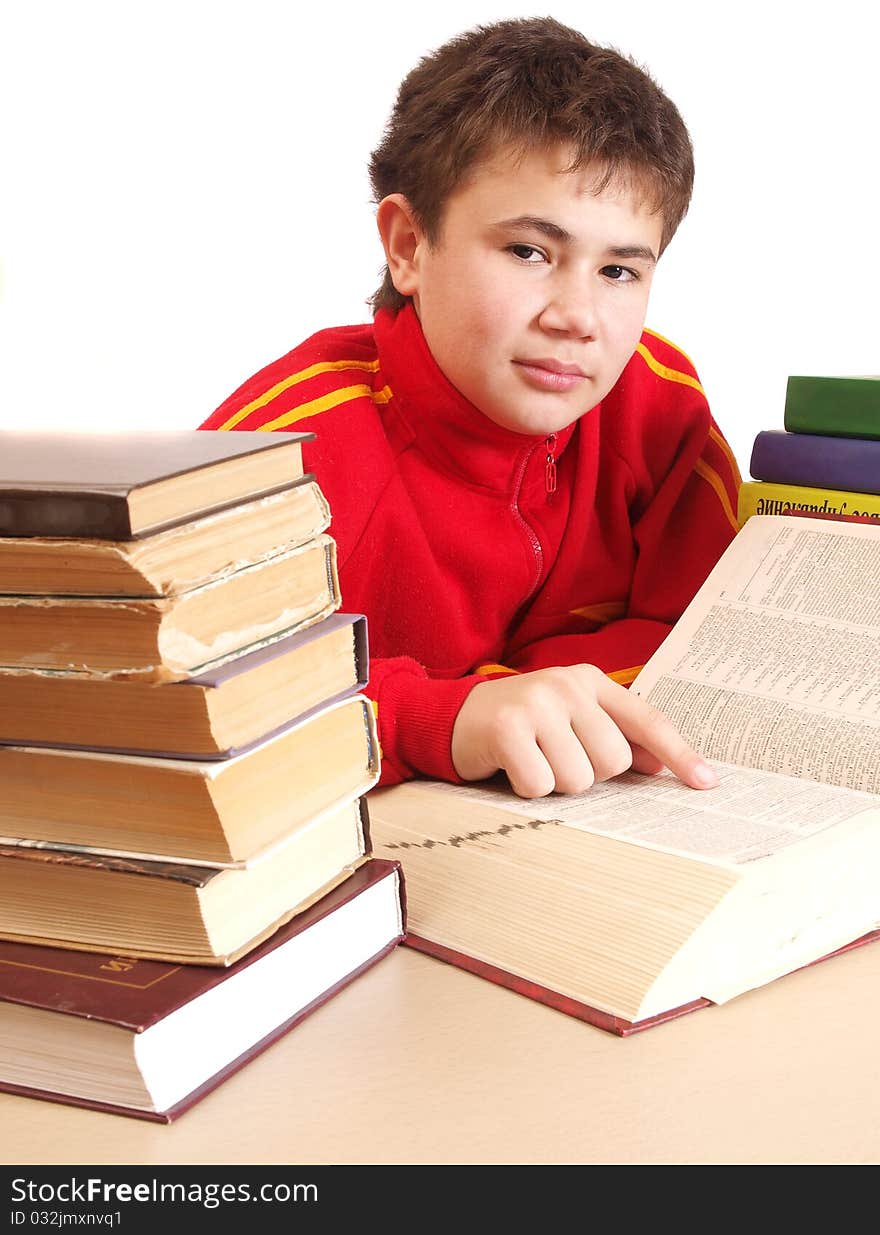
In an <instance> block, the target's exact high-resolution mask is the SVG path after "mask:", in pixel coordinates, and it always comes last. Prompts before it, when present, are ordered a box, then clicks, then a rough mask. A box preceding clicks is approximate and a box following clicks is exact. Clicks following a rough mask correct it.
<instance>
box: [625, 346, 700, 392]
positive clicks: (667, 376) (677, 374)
mask: <svg viewBox="0 0 880 1235" xmlns="http://www.w3.org/2000/svg"><path fill="white" fill-rule="evenodd" d="M636 351H637V352H638V354H639V355H640V356H641V358H642V360H644V362H645V364H646V365H647V366H648V368H649V369H650V370H651V371H652V372H653V373H656V374H657V376H658V377H662V378H663V379H664V381H667V382H680V383H681V384H682V386H692V387H693V388H694V390H699V392H700V394H701V395H703V397H704V398H705V395H706V392H705V391H704V390H703V387H702V386H701V385H700V383H699V382H698V381H697V379H696V378H695V377H692V376H691V375H690V373H682V372H681V371H680V370H679V369H670V368H669V366H668V365H665V364H661V363H660V361H659V360H658V359H657V358H656V356H653V355H652V354H651V353H650V352H649V351H648V349H647V348H646V347H645V345H644V343H639V344H637V346H636ZM682 355H684V352H682Z"/></svg>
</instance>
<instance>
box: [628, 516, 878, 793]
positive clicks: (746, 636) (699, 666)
mask: <svg viewBox="0 0 880 1235" xmlns="http://www.w3.org/2000/svg"><path fill="white" fill-rule="evenodd" d="M878 653H880V526H872V525H866V524H857V523H852V524H850V523H841V522H836V521H834V520H822V519H803V518H799V517H797V516H795V515H792V516H789V515H781V516H778V515H774V516H760V515H757V516H753V517H752V518H751V519H749V520H748V521H747V522H746V523H745V524H744V526H743V528H742V529H741V531H740V532H739V533H738V535H737V536H736V537H735V539H734V540H733V542H732V543H731V545H730V546H729V548H728V549H727V551H726V552H725V553H724V555H723V557H722V558H721V560H720V562H719V563H718V565H717V566H716V567H715V569H714V570H713V571H712V573H711V574H710V575H709V578H708V579H707V580H706V582H705V583H704V584H703V586H702V588H701V589H700V591H699V592H698V593H697V595H696V596H695V597H694V599H693V601H692V602H691V604H690V605H689V606H688V608H687V610H686V611H685V613H684V614H683V616H682V617H681V619H680V620H679V622H678V623H677V624H676V626H675V628H674V629H673V631H672V632H671V634H670V635H669V636H668V637H667V639H666V640H665V641H664V642H663V644H662V645H661V647H660V648H659V649H658V650H657V652H656V653H655V654H654V656H652V658H651V659H650V661H649V662H648V664H647V665H646V666H645V668H644V669H643V670H642V672H641V673H640V674H639V676H638V677H637V678H636V680H635V682H634V683H633V685H632V687H631V689H632V690H633V691H634V692H635V693H636V694H639V695H642V696H644V697H645V698H647V699H648V700H649V702H651V703H652V704H654V705H655V706H656V707H658V708H659V709H660V710H661V711H662V712H664V713H665V714H666V715H667V716H668V717H669V718H670V720H672V722H673V723H674V724H675V725H676V727H677V728H678V729H679V730H680V732H681V733H682V735H683V736H684V737H685V738H686V740H687V741H688V742H690V743H691V744H692V745H693V746H695V747H696V748H697V749H698V750H699V751H700V752H701V753H702V754H703V755H705V756H706V758H708V759H710V760H713V761H721V762H723V763H732V764H738V765H740V766H742V767H748V768H762V769H765V770H767V771H772V772H782V773H785V774H787V775H790V776H797V777H802V778H804V779H806V780H813V781H822V782H824V783H826V784H829V785H844V786H847V787H848V788H851V789H860V790H865V791H868V792H871V793H878V792H880V654H878Z"/></svg>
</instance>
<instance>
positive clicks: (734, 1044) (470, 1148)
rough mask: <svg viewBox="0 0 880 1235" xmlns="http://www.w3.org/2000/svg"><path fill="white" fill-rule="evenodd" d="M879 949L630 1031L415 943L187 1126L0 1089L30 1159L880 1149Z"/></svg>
mask: <svg viewBox="0 0 880 1235" xmlns="http://www.w3.org/2000/svg"><path fill="white" fill-rule="evenodd" d="M878 992H880V946H876V945H872V946H869V947H865V948H860V949H857V950H856V951H854V952H851V953H848V954H846V955H844V956H838V957H834V958H833V959H832V960H829V961H826V962H823V963H822V964H820V965H816V966H813V967H811V968H810V969H806V970H802V971H801V972H799V973H795V974H790V975H788V976H787V977H785V978H782V979H779V980H778V981H776V982H774V983H771V984H770V985H769V986H766V987H763V988H761V989H760V990H756V991H751V992H749V993H748V994H745V995H741V996H739V998H737V999H734V1000H732V1001H731V1002H730V1003H728V1004H725V1005H724V1006H722V1007H713V1008H706V1009H703V1010H701V1011H699V1012H695V1013H692V1014H691V1015H688V1016H685V1017H682V1018H681V1019H679V1020H676V1021H672V1022H670V1023H668V1024H666V1025H660V1026H657V1027H655V1028H653V1029H649V1030H647V1031H644V1032H642V1033H640V1034H635V1035H634V1036H632V1037H630V1038H618V1037H615V1036H613V1035H611V1034H608V1033H605V1032H603V1031H601V1030H598V1029H595V1028H593V1027H592V1026H589V1025H584V1024H582V1023H581V1022H579V1021H576V1020H574V1019H572V1018H571V1017H568V1016H564V1015H563V1014H562V1013H559V1012H554V1011H552V1010H551V1009H549V1008H545V1007H543V1006H542V1005H540V1004H537V1003H535V1002H533V1001H532V1000H530V999H526V998H525V997H524V996H522V995H517V994H514V993H513V992H511V991H507V990H504V989H502V988H500V987H496V986H494V985H492V983H490V982H487V981H485V980H484V979H482V978H478V977H475V976H474V975H472V974H468V973H465V972H463V971H461V970H458V969H455V968H453V967H452V966H450V965H446V964H444V963H442V962H441V961H438V960H434V959H433V958H430V957H427V956H423V955H421V954H420V953H417V952H415V951H413V950H411V949H409V948H406V947H400V948H397V949H396V950H395V951H394V952H393V953H391V955H390V956H388V957H386V958H385V959H383V960H382V961H380V962H379V964H378V965H376V966H374V968H373V969H371V970H369V971H367V972H366V973H365V974H363V975H361V977H359V978H358V979H357V980H356V981H355V982H353V983H352V984H351V986H349V987H347V988H346V989H345V990H343V991H341V992H340V993H339V994H338V995H336V996H335V997H334V998H333V999H331V1000H330V1001H329V1002H328V1003H327V1004H325V1005H324V1006H323V1007H321V1008H319V1009H318V1010H317V1011H316V1012H315V1013H314V1014H313V1015H312V1016H310V1017H309V1018H308V1019H307V1020H305V1021H303V1022H302V1023H301V1024H300V1025H299V1026H298V1027H297V1028H296V1029H294V1030H293V1031H292V1032H291V1033H289V1034H288V1035H287V1036H286V1037H285V1038H283V1039H282V1040H281V1041H280V1042H278V1043H276V1044H275V1045H274V1046H272V1047H270V1049H269V1050H267V1051H265V1052H264V1053H263V1054H262V1055H260V1056H259V1057H258V1058H256V1059H255V1060H253V1061H252V1062H251V1063H250V1064H248V1066H247V1067H245V1068H243V1069H242V1070H241V1071H240V1072H238V1073H237V1074H236V1075H234V1076H233V1077H231V1078H230V1079H229V1080H228V1081H226V1082H225V1084H223V1085H221V1086H220V1087H219V1088H218V1089H216V1090H215V1091H214V1092H213V1093H212V1094H210V1095H209V1096H208V1097H207V1098H205V1099H204V1100H203V1101H202V1102H200V1103H199V1104H197V1105H196V1106H194V1107H193V1108H191V1109H190V1110H189V1111H188V1112H187V1113H186V1114H185V1115H183V1116H181V1118H180V1119H179V1120H178V1121H177V1122H176V1123H173V1124H170V1125H163V1124H154V1123H147V1122H144V1121H142V1120H136V1119H128V1118H124V1117H120V1116H115V1115H106V1114H102V1113H99V1112H97V1111H88V1110H79V1109H77V1108H75V1107H68V1106H60V1105H57V1104H54V1103H48V1102H40V1101H36V1100H33V1099H28V1098H19V1097H13V1096H11V1095H8V1094H0V1162H2V1163H3V1164H4V1165H10V1164H20V1165H26V1164H29V1165H34V1164H44V1165H52V1164H81V1165H113V1164H123V1165H132V1164H163V1165H174V1164H223V1163H231V1164H265V1165H272V1164H280V1163H283V1164H294V1165H295V1164H303V1165H305V1164H312V1165H314V1164H319V1163H331V1164H350V1163H358V1164H363V1163H369V1164H398V1165H402V1164H416V1163H433V1164H446V1163H466V1164H489V1163H503V1164H511V1163H514V1164H532V1163H534V1164H537V1163H582V1164H687V1163H695V1164H696V1163H727V1164H749V1163H764V1164H768V1163H769V1164H781V1163H799V1164H804V1163H819V1164H835V1163H841V1164H847V1163H848V1164H865V1163H876V1162H878V1161H880V1120H878V1116H877V1112H878V1110H880V1062H878V1059H880V1056H878V1052H877V1044H876V1040H877V1028H876V1024H875V1013H877V1012H878V1011H880V1000H878Z"/></svg>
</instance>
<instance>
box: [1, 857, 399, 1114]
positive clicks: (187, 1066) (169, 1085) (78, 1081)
mask: <svg viewBox="0 0 880 1235" xmlns="http://www.w3.org/2000/svg"><path fill="white" fill-rule="evenodd" d="M404 928H405V901H404V893H403V881H402V877H401V872H400V867H399V865H398V864H396V863H390V862H384V861H381V860H375V861H370V862H367V863H365V864H364V865H363V866H361V867H360V868H359V869H358V870H357V871H355V872H354V873H353V874H352V875H351V876H350V877H349V878H348V879H347V880H346V881H345V882H344V883H342V884H340V885H339V886H338V887H337V888H335V889H334V890H333V891H331V892H329V893H328V894H327V895H326V896H324V897H322V898H321V900H319V901H317V902H316V903H315V904H314V905H312V906H311V908H309V909H307V910H305V911H304V912H303V913H301V914H299V915H298V916H297V917H296V918H294V919H292V920H291V921H290V922H289V923H288V924H287V925H285V926H282V927H280V928H279V929H278V930H277V931H276V932H275V933H274V934H273V935H271V936H270V937H269V938H268V939H267V940H266V941H265V942H264V943H262V944H261V945H260V946H259V947H258V948H256V949H254V950H253V951H252V952H250V953H248V955H247V956H246V957H244V958H243V959H242V960H240V961H238V962H237V963H236V964H235V965H232V966H230V967H229V968H228V969H219V970H218V969H211V968H207V967H203V966H194V965H185V966H183V965H174V964H169V963H163V962H156V961H146V960H138V959H136V958H133V957H131V956H123V955H117V956H107V955H102V954H95V953H87V952H70V951H63V950H60V949H54V948H43V947H36V946H33V945H23V944H13V943H6V944H2V945H0V1090H4V1091H6V1092H7V1093H13V1094H21V1095H24V1096H27V1097H31V1098H43V1099H47V1100H49V1101H52V1102H63V1103H68V1104H71V1105H73V1106H82V1107H91V1108H95V1109H98V1110H101V1111H107V1112H110V1113H113V1114H117V1115H129V1116H135V1117H138V1118H141V1119H149V1120H154V1121H157V1122H162V1123H170V1122H171V1120H173V1119H175V1118H177V1117H178V1116H179V1115H181V1114H183V1112H184V1111H186V1110H188V1109H189V1108H190V1107H192V1106H193V1105H194V1104H195V1103H196V1102H198V1101H199V1100H200V1099H202V1098H204V1097H205V1096H206V1095H207V1094H209V1093H211V1092H212V1090H214V1089H216V1088H217V1086H218V1085H220V1084H221V1083H222V1082H223V1081H225V1080H227V1079H228V1078H229V1077H230V1076H232V1075H233V1074H234V1073H236V1072H237V1071H238V1070H239V1069H240V1068H242V1067H244V1065H245V1064H247V1063H248V1062H249V1061H250V1060H252V1059H254V1058H255V1057H256V1056H257V1055H259V1054H260V1053H261V1052H262V1051H264V1050H266V1049H267V1047H269V1046H271V1045H272V1044H273V1043H274V1042H277V1041H278V1040H279V1038H281V1037H282V1036H283V1035H285V1034H287V1033H288V1032H289V1031H290V1030H291V1029H293V1028H294V1026H296V1025H298V1024H299V1023H300V1022H301V1021H303V1020H304V1019H305V1017H307V1016H308V1015H309V1014H310V1013H312V1012H314V1011H315V1010H316V1009H318V1008H319V1007H321V1006H322V1005H323V1004H324V1003H326V1002H327V1000H328V999H330V998H332V997H333V996H334V995H335V994H336V993H337V992H338V991H340V990H342V989H343V988H344V987H345V986H347V985H348V984H349V983H350V982H352V981H354V980H355V979H356V978H357V977H358V976H359V975H360V974H362V973H364V972H365V971H366V970H367V969H369V968H370V967H371V966H372V965H374V964H376V963H377V962H378V961H379V960H381V959H382V958H383V957H384V956H387V955H388V953H389V952H391V951H392V950H393V949H394V948H395V947H396V946H397V944H398V943H399V942H400V940H401V938H402V935H403V932H404ZM302 1062H303V1067H304V1068H307V1067H308V1066H309V1064H308V1060H307V1059H305V1058H304V1059H303V1061H302Z"/></svg>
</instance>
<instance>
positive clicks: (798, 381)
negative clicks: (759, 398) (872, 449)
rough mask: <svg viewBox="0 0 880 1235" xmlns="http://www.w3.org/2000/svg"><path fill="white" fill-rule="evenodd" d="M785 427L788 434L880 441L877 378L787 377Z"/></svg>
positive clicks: (878, 382)
mask: <svg viewBox="0 0 880 1235" xmlns="http://www.w3.org/2000/svg"><path fill="white" fill-rule="evenodd" d="M784 424H785V428H786V429H787V430H788V432H789V433H826V434H828V435H829V436H831V437H870V438H880V376H868V375H865V376H853V377H822V376H813V375H800V374H798V375H795V376H792V377H789V379H788V383H787V386H786V390H785V416H784Z"/></svg>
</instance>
